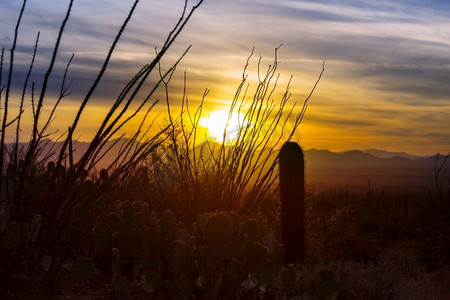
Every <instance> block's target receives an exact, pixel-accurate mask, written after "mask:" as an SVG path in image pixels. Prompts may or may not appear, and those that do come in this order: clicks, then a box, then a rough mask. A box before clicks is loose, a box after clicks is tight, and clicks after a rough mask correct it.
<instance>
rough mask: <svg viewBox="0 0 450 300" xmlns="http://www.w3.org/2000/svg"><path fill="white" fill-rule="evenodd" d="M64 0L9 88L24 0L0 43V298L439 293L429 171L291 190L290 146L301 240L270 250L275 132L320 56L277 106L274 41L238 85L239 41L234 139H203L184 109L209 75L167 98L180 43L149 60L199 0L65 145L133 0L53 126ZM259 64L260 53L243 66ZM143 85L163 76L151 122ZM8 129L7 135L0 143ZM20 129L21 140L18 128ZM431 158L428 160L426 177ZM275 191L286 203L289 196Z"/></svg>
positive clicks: (446, 237)
mask: <svg viewBox="0 0 450 300" xmlns="http://www.w3.org/2000/svg"><path fill="white" fill-rule="evenodd" d="M73 2H74V1H73V0H71V1H69V5H68V9H67V12H66V14H65V16H64V19H63V21H62V23H61V26H60V28H59V31H58V35H57V37H56V43H55V45H54V47H53V49H52V51H51V52H52V53H51V57H50V61H49V63H48V65H47V66H46V68H45V69H46V71H45V73H44V74H41V75H42V78H41V80H42V84H41V85H39V87H40V89H37V88H36V87H37V86H38V85H36V84H35V82H34V81H32V80H31V78H32V77H31V74H34V73H33V72H34V69H35V58H36V55H37V49H38V48H39V38H40V37H39V34H38V35H37V38H36V41H35V46H34V51H33V53H31V57H30V64H29V68H28V73H27V75H26V77H25V79H24V82H23V85H21V86H22V87H23V88H22V89H21V90H20V91H14V90H13V88H12V86H13V85H12V83H13V81H15V80H17V78H15V77H14V70H15V54H16V46H17V45H16V43H17V37H18V36H19V34H20V25H21V22H22V16H23V12H24V11H25V10H26V4H27V1H26V0H24V1H23V6H22V9H21V11H20V13H19V17H18V20H17V24H16V26H15V31H14V32H15V35H14V39H13V44H12V47H11V50H10V52H9V53H10V55H9V61H8V58H7V54H5V51H4V49H3V50H2V54H1V62H0V100H1V104H2V109H3V115H2V123H1V124H2V125H1V141H0V167H1V168H0V169H1V174H0V175H1V184H0V297H1V298H24V299H29V298H39V297H41V298H48V297H53V296H61V297H65V298H79V297H88V298H107V299H132V298H133V299H167V298H172V299H194V298H200V299H203V298H206V299H210V298H211V299H217V298H220V299H222V298H225V299H229V298H231V299H232V298H250V299H261V298H263V299H264V298H267V299H272V298H275V299H286V298H290V297H301V298H300V299H349V298H366V299H380V298H397V299H405V298H428V296H430V297H435V298H436V299H444V297H445V296H446V290H445V289H446V288H448V286H446V285H445V284H447V283H448V281H447V282H446V281H445V277H444V276H448V271H449V270H448V263H449V259H450V258H449V253H450V233H449V229H448V228H449V225H450V224H449V220H450V218H449V210H448V209H447V208H448V203H450V201H446V200H443V199H446V198H445V197H446V195H445V193H444V192H443V191H442V190H440V189H439V184H438V183H437V187H438V193H437V194H438V195H436V193H435V191H418V190H414V189H410V190H406V189H405V190H402V189H397V190H387V189H377V188H374V187H371V186H369V188H368V189H367V190H366V191H364V192H355V191H352V190H339V189H335V190H321V189H319V188H317V187H313V186H310V187H306V191H305V187H304V185H303V184H304V178H303V177H302V176H303V166H301V167H300V165H301V164H302V163H303V158H302V159H301V160H302V162H301V163H300V161H299V158H298V157H297V158H295V160H296V161H295V162H292V161H291V159H290V158H289V155H287V156H286V157H284V158H285V159H287V161H285V162H286V163H287V165H285V166H286V167H287V168H288V169H289V168H291V167H295V166H297V167H296V168H297V169H298V168H301V170H300V171H301V172H300V173H297V172H290V173H289V172H288V176H293V177H295V178H289V179H293V181H294V182H300V183H301V184H300V185H299V186H298V188H299V190H293V189H295V188H296V187H295V186H289V189H291V191H290V193H289V194H290V195H291V196H293V197H292V199H290V200H289V201H290V202H293V203H290V204H295V199H296V198H299V199H298V200H299V203H297V204H300V206H302V207H303V212H302V208H299V210H300V215H302V218H301V220H300V222H299V223H300V231H301V232H299V237H300V238H301V239H302V241H301V247H302V248H303V247H304V249H305V250H304V251H305V254H304V256H303V254H302V255H300V256H298V257H294V256H289V257H285V256H284V247H283V245H282V244H281V243H280V242H279V241H281V240H282V238H281V236H282V234H281V230H282V228H281V224H282V222H281V220H280V214H281V211H282V210H283V208H282V207H281V206H282V205H280V190H279V182H278V178H279V175H280V174H279V171H278V167H277V164H278V162H279V159H278V148H279V146H280V144H281V143H284V142H285V141H290V140H291V139H292V137H293V136H294V133H295V131H296V130H297V128H298V126H299V125H300V123H301V121H302V118H303V116H304V114H305V111H306V107H307V102H308V100H309V98H310V97H311V95H312V93H313V91H314V89H315V87H316V85H317V83H318V81H319V80H320V78H321V75H322V72H323V71H324V69H323V67H322V71H321V73H320V74H319V77H318V80H317V82H316V83H315V85H314V86H313V89H312V91H311V93H310V94H309V96H308V97H307V98H306V99H305V100H304V102H303V105H302V106H301V107H299V108H296V107H295V106H294V107H290V108H287V106H286V105H287V102H288V100H289V98H290V93H289V84H290V81H289V83H288V85H287V86H286V87H285V89H284V91H283V92H282V93H281V98H280V100H279V101H278V102H277V101H276V100H275V99H276V97H275V96H276V89H277V83H278V74H277V73H276V70H277V51H278V48H276V49H275V57H274V61H273V64H272V65H270V66H269V67H268V68H267V70H266V72H265V73H263V74H262V76H261V74H258V75H259V77H258V82H257V84H256V88H255V89H254V91H253V92H250V89H249V87H248V78H247V74H246V72H247V68H248V66H249V62H250V57H251V56H250V57H249V59H248V60H247V62H246V64H245V67H244V72H243V76H242V81H241V82H240V84H239V85H238V87H237V90H236V94H235V96H234V99H232V102H231V105H230V113H229V114H230V118H231V116H232V114H233V113H240V112H241V113H243V114H244V116H245V117H244V118H243V120H241V124H240V127H239V128H238V129H237V133H236V138H235V140H234V141H233V144H228V143H227V141H226V138H227V137H226V133H227V130H226V128H225V129H224V135H223V140H222V142H214V141H209V140H208V139H206V140H204V139H203V136H200V133H199V132H198V125H199V120H200V117H201V116H202V112H203V110H204V105H205V104H204V103H205V102H204V101H206V97H207V94H208V91H207V90H206V91H205V93H204V95H203V100H202V102H201V103H200V105H199V106H197V107H195V108H192V107H190V105H189V103H188V98H187V95H186V92H184V93H183V95H182V98H181V99H180V102H181V111H180V112H179V113H177V114H175V113H174V111H173V106H172V104H173V103H171V101H175V100H176V99H173V98H172V97H171V96H170V81H171V78H172V76H173V74H174V72H175V69H176V67H177V65H178V64H179V62H180V61H181V59H182V58H183V56H184V55H185V54H186V52H187V50H189V48H188V49H187V50H186V52H184V53H182V54H181V55H180V58H179V59H178V60H177V61H176V62H175V63H174V65H172V66H171V67H170V68H169V69H168V70H167V71H166V72H163V71H162V68H161V59H162V58H163V56H164V55H165V54H166V53H167V51H168V50H169V48H170V47H171V45H172V44H173V42H174V41H175V39H176V38H177V36H178V35H179V34H180V33H181V31H182V29H183V28H184V26H185V24H186V23H187V22H188V21H189V19H190V18H191V16H192V15H193V13H194V12H195V10H196V9H197V8H198V7H199V6H200V5H201V4H202V2H203V1H199V2H197V3H196V4H195V5H194V6H192V7H191V8H188V3H187V1H186V2H185V6H184V10H183V12H182V15H181V16H180V18H179V20H178V21H177V23H176V24H175V25H174V27H173V29H172V30H171V31H170V32H169V33H168V36H167V39H166V40H165V42H164V44H163V46H162V47H161V48H160V49H159V50H158V51H157V53H156V54H155V57H154V58H153V59H152V60H151V61H149V62H148V63H146V64H145V65H144V66H143V67H142V68H141V69H140V70H139V71H138V72H137V73H136V74H134V75H133V76H130V80H129V82H128V83H127V84H126V85H125V86H124V87H123V88H122V90H121V91H120V93H119V94H118V95H117V98H116V100H115V102H114V103H113V104H112V105H111V107H110V109H109V111H108V112H107V113H106V115H105V116H104V119H103V120H102V122H101V123H100V124H99V125H98V128H96V129H95V135H94V137H93V139H92V140H91V142H90V143H89V146H88V147H87V148H86V150H85V151H84V152H83V153H82V155H80V157H79V158H77V159H75V158H74V150H75V149H74V148H75V147H76V141H75V140H74V136H75V133H76V132H77V129H78V126H79V122H80V118H81V116H82V114H83V113H84V112H85V109H86V107H87V106H88V105H89V104H90V103H91V101H92V99H93V97H94V96H93V95H94V92H95V91H96V89H97V87H98V84H99V82H100V81H102V79H103V77H104V74H105V71H106V70H107V68H108V66H109V64H110V60H111V57H112V54H113V52H114V51H115V49H116V46H117V44H118V43H119V41H120V39H121V37H122V34H123V32H124V29H125V28H126V26H127V25H128V22H129V20H130V18H131V17H132V15H133V13H134V11H135V10H136V9H137V5H138V2H139V1H135V2H134V4H133V6H132V7H131V10H130V12H129V14H128V15H127V16H126V17H125V20H124V21H123V23H122V24H121V25H120V26H119V28H118V32H117V35H116V36H115V38H114V39H113V41H112V43H111V46H110V48H109V50H108V52H107V53H106V54H105V58H104V61H103V64H102V66H101V67H100V69H99V70H98V72H97V75H96V77H95V78H94V79H93V81H92V82H91V84H90V87H89V89H88V91H87V93H86V95H84V96H83V97H81V99H79V100H80V107H79V109H78V110H77V111H75V112H74V114H73V115H74V119H73V121H72V122H71V126H70V127H69V128H68V130H67V131H66V132H64V133H62V134H61V135H60V136H59V137H54V134H52V132H53V131H52V130H51V126H52V120H53V119H54V116H55V113H56V112H57V111H58V108H59V105H60V103H61V101H63V100H64V98H65V97H67V96H68V95H69V94H70V83H68V79H67V74H68V70H69V69H70V66H71V63H72V58H73V56H72V57H71V58H70V59H69V61H68V62H67V64H66V68H65V72H64V73H63V77H62V78H56V79H55V80H58V82H59V83H60V89H59V94H58V96H57V99H56V102H55V103H54V104H53V106H51V107H49V111H50V114H49V115H48V116H46V117H45V118H44V117H43V113H42V111H43V109H44V107H45V105H47V101H46V100H47V98H48V97H49V96H48V94H49V86H50V81H51V78H54V77H51V75H52V74H53V72H54V68H55V67H54V66H55V62H56V61H57V58H58V56H57V54H58V52H59V49H60V42H61V40H62V39H63V33H64V30H65V28H66V25H67V21H68V19H69V17H70V14H71V10H72V5H73ZM252 54H253V53H252ZM5 61H8V62H9V64H7V63H5ZM260 64H261V60H259V62H258V66H257V67H258V70H259V69H261V65H260ZM154 73H156V74H157V75H158V76H159V77H158V78H159V80H158V81H156V82H152V81H150V80H149V76H150V74H154ZM4 74H6V79H4V77H3V75H4ZM30 80H31V81H30ZM144 87H145V89H144ZM158 88H162V89H163V91H165V96H166V103H165V105H167V118H168V119H167V121H166V124H165V125H163V126H162V127H161V128H160V129H158V130H151V129H153V127H154V126H153V125H154V121H155V120H152V119H151V118H150V113H151V112H152V109H154V107H155V105H156V104H157V101H154V100H153V96H154V95H155V93H156V91H157V90H158ZM184 90H186V89H184ZM145 91H147V92H145ZM248 99H250V100H248ZM27 101H29V104H27V103H28V102H27ZM13 102H14V103H19V106H18V107H19V112H18V114H17V115H14V116H11V115H10V111H9V110H8V108H9V107H10V106H11V103H13ZM25 116H27V117H28V118H31V120H32V125H31V126H32V128H31V135H30V136H29V137H22V136H21V134H22V131H21V129H23V119H24V118H25ZM131 120H134V121H136V120H137V121H138V124H139V125H138V127H137V128H136V130H135V131H134V132H132V133H129V134H127V135H125V134H123V133H122V129H123V128H124V126H125V125H126V124H127V123H128V122H130V121H131ZM287 124H289V126H287ZM10 136H12V138H13V141H14V142H13V143H6V142H5V139H6V137H10ZM49 138H52V139H54V140H56V141H59V142H60V143H53V142H51V141H49ZM22 140H26V141H27V142H26V143H24V144H21V142H20V141H22ZM288 145H290V144H288ZM291 145H292V144H291ZM113 149H119V150H118V151H117V155H116V156H115V158H114V160H113V161H112V162H109V163H108V164H107V166H104V167H103V168H102V169H100V170H99V168H98V167H99V166H100V165H102V162H103V161H104V159H105V157H106V156H107V155H108V154H109V153H110V152H112V151H113ZM114 151H115V150H114ZM300 152H301V149H300ZM280 159H282V158H280ZM289 163H292V166H291V165H289ZM444 167H445V164H442V165H439V166H437V169H436V170H437V171H436V174H437V179H436V182H439V180H440V179H439V178H438V175H439V173H440V170H441V169H442V168H444ZM282 168H283V167H281V169H282ZM280 171H281V172H283V170H280ZM297 171H298V170H297ZM289 174H290V175H289ZM281 176H283V175H281ZM300 177H301V178H300ZM281 189H282V188H281ZM281 193H282V195H281V198H282V197H283V192H282V191H281ZM291 200H293V201H291ZM289 201H288V202H289ZM290 204H288V206H287V207H286V208H287V209H288V210H290V209H291V208H290V207H294V206H290ZM297 208H298V207H297V206H295V208H292V210H293V212H295V210H296V209H297ZM444 208H445V209H444ZM303 214H304V216H303ZM281 217H283V214H281ZM284 259H286V260H287V262H295V263H294V264H286V263H285V261H284ZM446 274H447V275H446ZM294 299H296V298H294Z"/></svg>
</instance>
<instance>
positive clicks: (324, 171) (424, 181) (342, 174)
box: [21, 141, 450, 188]
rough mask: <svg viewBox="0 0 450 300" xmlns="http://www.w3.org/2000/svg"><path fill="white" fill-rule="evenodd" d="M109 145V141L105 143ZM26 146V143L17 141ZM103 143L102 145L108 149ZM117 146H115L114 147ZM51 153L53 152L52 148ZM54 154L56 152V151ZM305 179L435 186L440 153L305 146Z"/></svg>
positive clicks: (448, 174) (448, 173)
mask: <svg viewBox="0 0 450 300" xmlns="http://www.w3.org/2000/svg"><path fill="white" fill-rule="evenodd" d="M109 143H110V144H111V145H112V143H113V141H111V142H109ZM58 144H59V143H56V144H55V143H54V142H51V141H46V143H44V144H43V145H44V149H43V151H42V152H43V153H47V152H48V151H50V150H51V149H53V151H54V150H55V149H57V148H58V146H59V145H58ZM21 146H22V147H26V144H21ZM88 146H89V143H86V142H76V143H75V144H74V149H75V150H74V154H73V156H74V160H75V161H77V159H79V158H81V156H82V154H83V153H84V151H86V149H87V147H88ZM108 147H109V146H106V147H105V148H108ZM118 147H119V146H116V147H113V148H112V149H111V152H110V153H109V154H108V155H106V156H105V158H104V160H103V161H102V162H101V163H100V164H99V165H98V168H102V167H104V166H106V165H107V164H108V163H109V162H111V161H112V160H114V158H115V157H116V155H117V153H118ZM116 148H117V149H116ZM54 152H55V151H54ZM56 153H57V152H56ZM304 156H305V173H306V180H307V182H309V183H319V184H322V185H339V186H342V185H359V186H361V185H367V184H368V181H369V180H370V181H371V182H372V183H373V184H374V185H380V186H416V187H417V186H419V187H428V188H429V187H434V186H435V165H437V166H440V165H441V164H442V162H443V160H444V156H442V155H441V156H440V157H439V158H438V161H437V163H436V155H432V156H431V155H430V156H417V155H411V154H408V153H405V152H390V151H385V150H378V149H367V150H350V151H344V152H332V151H329V150H318V149H308V150H305V151H304ZM439 180H440V181H441V182H443V183H445V184H448V185H450V160H449V161H448V162H447V163H446V164H445V165H444V168H443V170H442V173H441V174H440V178H439Z"/></svg>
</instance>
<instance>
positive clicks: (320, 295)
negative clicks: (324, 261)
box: [308, 270, 337, 300]
mask: <svg viewBox="0 0 450 300" xmlns="http://www.w3.org/2000/svg"><path fill="white" fill-rule="evenodd" d="M336 288H337V278H336V274H334V272H333V271H331V270H321V271H319V272H317V273H316V275H315V276H314V278H313V280H312V281H311V283H310V285H309V288H308V294H309V296H310V298H311V299H314V300H316V299H317V300H322V299H332V298H333V294H334V293H335V291H336Z"/></svg>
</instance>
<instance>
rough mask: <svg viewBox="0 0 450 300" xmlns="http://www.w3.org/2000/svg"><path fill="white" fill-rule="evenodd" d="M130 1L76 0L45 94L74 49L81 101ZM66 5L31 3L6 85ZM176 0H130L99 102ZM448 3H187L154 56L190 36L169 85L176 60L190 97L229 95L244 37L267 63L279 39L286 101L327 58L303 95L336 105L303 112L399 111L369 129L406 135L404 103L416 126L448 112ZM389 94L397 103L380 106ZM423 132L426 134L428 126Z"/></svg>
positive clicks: (7, 25)
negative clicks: (182, 18) (390, 122)
mask: <svg viewBox="0 0 450 300" xmlns="http://www.w3.org/2000/svg"><path fill="white" fill-rule="evenodd" d="M193 3H194V2H190V4H189V5H192V4H193ZM131 4H132V1H131V0H127V1H110V0H99V1H90V0H77V1H75V4H74V8H73V12H72V16H71V18H70V20H69V23H68V25H67V29H66V31H65V35H64V37H63V40H62V44H61V52H60V55H59V56H58V58H57V65H56V68H55V72H54V74H53V76H52V78H53V80H54V82H53V83H52V85H51V88H52V90H51V91H49V92H50V94H51V95H55V94H56V93H57V90H58V83H59V82H60V80H61V76H62V72H63V71H64V67H65V63H66V62H67V59H68V58H69V57H70V55H71V54H72V53H75V54H76V56H75V60H74V62H73V66H72V68H71V70H70V72H69V78H74V79H75V81H74V85H73V90H74V93H73V95H72V96H71V97H72V98H71V99H73V100H72V101H75V102H76V101H79V99H81V97H82V95H84V93H85V91H86V90H87V88H88V87H89V85H90V83H91V82H92V78H94V76H95V75H96V74H97V72H98V68H99V66H101V64H102V62H103V59H104V57H105V54H106V51H107V50H108V49H109V46H110V43H111V42H112V40H113V38H114V35H115V33H116V31H117V29H118V28H119V26H120V24H121V22H122V21H123V20H124V18H125V16H126V14H127V12H128V11H129V9H130V7H131ZM67 5H68V1H48V0H36V1H29V3H28V8H27V11H26V13H25V15H24V20H23V24H22V27H21V28H22V30H21V32H20V36H19V47H18V48H17V57H16V63H17V65H16V68H15V71H14V76H15V80H14V81H13V84H14V88H15V89H16V90H17V89H20V88H21V86H22V84H23V79H24V76H25V74H26V72H27V67H28V63H29V60H30V58H31V52H32V49H33V45H34V39H35V37H36V34H37V32H38V31H41V42H40V46H39V50H38V59H37V62H36V68H35V71H34V73H33V80H35V81H36V83H37V84H39V83H40V82H41V80H42V74H43V73H44V72H45V70H46V66H47V65H46V64H47V63H48V59H49V57H50V54H51V49H52V47H53V45H54V42H55V38H56V34H57V31H58V28H59V25H60V23H61V21H62V18H63V14H64V12H65V10H66V9H67ZM181 8H182V1H176V0H168V1H142V3H140V4H139V6H138V10H137V12H136V14H135V16H134V17H133V19H132V21H131V22H130V25H129V27H128V28H127V30H126V31H125V33H124V38H123V39H122V41H121V42H120V44H119V45H118V48H117V53H116V54H115V55H114V56H113V59H112V61H111V65H110V68H109V70H108V71H107V73H106V75H105V78H104V81H103V82H102V84H101V85H100V86H99V89H98V91H97V93H96V95H97V98H98V100H97V102H98V103H102V101H104V102H105V103H109V101H111V98H113V97H114V96H116V95H117V93H118V91H120V89H121V87H122V86H123V85H124V84H125V83H126V81H127V79H128V78H130V77H131V76H132V74H134V72H136V71H137V70H139V68H140V66H142V65H143V64H145V63H146V62H148V61H150V60H151V59H152V58H153V57H154V50H153V49H154V47H155V46H161V45H162V43H163V41H164V39H165V37H166V35H167V33H168V32H170V29H171V26H172V25H173V24H174V23H175V22H176V21H177V19H178V17H179V13H180V12H181ZM19 9H20V1H12V0H3V1H2V12H1V13H0V14H1V16H0V17H1V19H2V22H1V23H0V47H2V46H3V47H5V49H6V50H8V49H9V47H10V46H11V42H12V37H13V29H14V25H15V20H16V17H17V15H18V12H19ZM448 9H450V3H448V1H437V0H434V1H427V2H420V1H414V2H396V1H395V2H394V1H369V0H367V1H330V0H320V1H269V0H263V1H262V0H249V1H238V0H231V1H219V0H210V1H205V3H204V4H203V6H202V7H201V8H200V9H199V10H198V11H197V12H196V13H195V15H194V17H193V19H192V20H191V22H190V23H189V24H188V25H187V26H186V28H185V31H184V32H183V33H182V35H181V36H180V37H179V39H178V40H177V42H176V43H175V44H174V47H173V49H172V50H171V51H170V52H169V53H168V55H167V57H166V58H165V60H164V61H163V65H164V66H165V67H168V66H170V65H171V63H173V61H174V60H175V59H176V58H177V57H178V55H179V54H180V53H182V51H183V50H184V49H185V48H186V47H187V46H188V45H189V44H192V45H193V48H192V50H191V51H190V53H189V54H188V56H187V57H186V58H185V60H184V61H183V63H182V64H181V65H180V68H179V70H180V71H179V74H177V75H176V78H175V79H176V80H175V79H174V81H173V87H172V90H173V91H174V93H175V91H176V90H177V88H179V87H181V86H182V82H181V79H182V70H183V69H185V68H186V69H187V70H188V84H189V85H190V88H189V91H190V92H191V93H193V94H194V95H193V96H192V98H198V95H201V93H202V91H203V90H204V88H211V89H212V91H211V96H214V99H215V98H220V95H219V94H220V93H222V92H223V91H226V92H227V95H232V90H234V88H235V86H236V85H237V84H238V82H239V80H240V77H239V76H240V70H241V69H242V66H243V65H244V63H245V59H246V58H247V56H248V54H249V52H250V50H251V48H252V46H256V47H257V52H256V53H255V56H256V58H255V59H257V57H258V55H259V52H261V54H262V55H263V57H264V64H266V63H270V61H271V59H272V53H273V48H274V47H276V46H278V45H279V44H280V43H284V46H283V48H282V49H281V50H280V54H279V59H280V72H282V73H283V74H284V75H285V77H287V78H288V77H289V75H290V74H293V75H294V81H293V83H294V84H295V86H293V88H292V91H293V93H294V97H293V98H294V99H295V100H298V99H299V98H302V97H303V96H304V95H306V94H307V93H308V92H309V88H310V87H311V85H312V84H313V82H314V80H315V76H316V74H317V73H318V72H319V71H320V67H321V62H322V61H323V60H325V61H326V72H325V76H324V78H323V80H322V82H321V83H320V84H319V90H318V91H317V92H316V95H317V97H316V98H315V99H313V100H314V101H316V102H312V103H311V105H317V107H318V108H320V109H325V108H326V107H327V106H333V107H335V110H336V112H335V116H336V119H335V120H334V121H333V123H332V124H330V121H329V120H326V118H323V117H322V118H321V117H319V116H311V118H310V120H311V121H313V120H314V121H316V122H323V123H324V124H330V126H354V127H355V128H360V129H361V130H363V129H364V128H366V127H370V126H376V122H377V121H376V120H387V119H388V118H395V117H397V119H399V120H402V119H403V120H404V125H402V126H400V127H399V129H398V130H396V129H395V130H394V129H392V130H389V129H380V130H379V131H377V133H378V134H383V132H384V134H385V135H391V136H400V135H401V134H406V135H410V136H415V135H416V133H414V132H416V131H415V129H413V128H412V127H411V126H412V125H408V123H409V122H411V120H410V118H408V117H407V116H405V115H404V113H403V114H402V111H409V110H411V109H412V111H411V113H412V114H413V115H414V116H416V117H415V119H414V122H416V123H420V122H422V123H423V124H424V125H423V126H422V127H427V128H428V127H431V128H433V127H435V128H437V127H438V126H439V123H440V122H442V119H445V118H443V117H442V114H447V115H448V114H450V112H449V104H448V101H449V91H450V52H449V51H448V49H449V46H450V42H449V36H450V29H449V27H448V26H447V25H448V23H449V22H450V16H449V15H448V14H447V12H448ZM254 62H255V60H253V63H254ZM253 66H254V65H253ZM236 70H238V71H236ZM5 71H6V70H4V74H5ZM252 71H254V68H253V69H252ZM234 76H235V77H234ZM152 80H155V78H152ZM230 82H231V83H232V84H231V85H232V86H231V87H230V86H226V87H224V83H226V84H228V85H229V84H230ZM299 83H300V84H299ZM178 94H179V92H178ZM158 96H160V94H159V95H158ZM212 98H213V97H212ZM374 98H376V99H377V100H376V101H377V103H376V107H374V106H373V105H374V104H373V101H374ZM77 99H78V100H77ZM216 100H217V99H216ZM356 101H362V104H363V105H362V107H361V111H360V112H359V113H360V115H363V116H364V118H365V119H364V120H362V121H361V120H359V119H357V117H358V115H352V116H351V117H345V115H346V114H348V113H352V114H355V113H356V112H355V111H349V108H351V107H353V106H354V103H355V102H356ZM394 104H395V105H396V108H395V109H392V110H389V109H386V110H383V109H381V108H382V107H383V106H385V107H390V106H392V105H394ZM364 105H365V108H364ZM380 107H381V108H380ZM415 107H417V108H418V109H420V108H428V107H440V111H441V114H438V115H436V112H435V111H431V112H429V115H427V116H425V115H424V114H422V113H420V110H419V111H416V110H414V108H415ZM363 108H364V109H363ZM339 114H340V117H339ZM399 122H400V121H399ZM333 124H334V125H333ZM426 124H428V125H429V126H428V125H427V126H425V125H426ZM426 132H429V133H430V136H432V134H431V133H432V130H431V129H430V128H428V129H427V131H426ZM435 134H436V135H437V136H436V137H433V141H435V142H436V143H438V141H444V140H445V138H447V137H448V135H446V134H445V133H443V132H441V131H438V132H437V133H435ZM441 144H446V145H448V142H446V143H443V142H441Z"/></svg>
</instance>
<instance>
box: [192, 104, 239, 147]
mask: <svg viewBox="0 0 450 300" xmlns="http://www.w3.org/2000/svg"><path fill="white" fill-rule="evenodd" d="M244 119H245V116H244V114H242V113H238V112H232V114H231V116H230V111H229V110H227V109H223V110H215V111H211V112H210V113H209V115H208V116H205V117H203V118H201V119H200V120H199V124H200V125H201V126H203V127H205V128H206V130H207V134H208V136H207V138H208V139H210V140H212V141H216V142H219V143H221V142H222V141H224V139H225V143H231V144H232V143H233V142H235V141H236V139H237V137H238V133H239V128H240V127H242V126H244V125H245V123H244Z"/></svg>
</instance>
